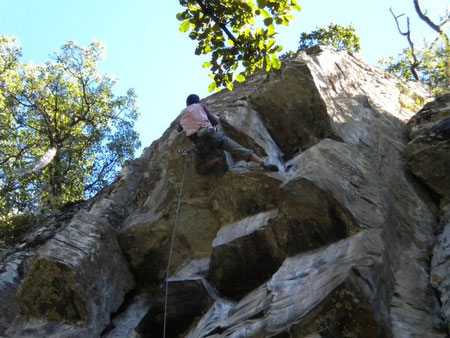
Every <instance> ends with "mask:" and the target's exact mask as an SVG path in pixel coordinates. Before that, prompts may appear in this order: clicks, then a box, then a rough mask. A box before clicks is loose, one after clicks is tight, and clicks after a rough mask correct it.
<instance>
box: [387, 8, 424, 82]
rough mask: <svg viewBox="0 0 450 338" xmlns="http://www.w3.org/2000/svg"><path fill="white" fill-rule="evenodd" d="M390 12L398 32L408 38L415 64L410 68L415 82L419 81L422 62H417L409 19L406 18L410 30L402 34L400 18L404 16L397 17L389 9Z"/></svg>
mask: <svg viewBox="0 0 450 338" xmlns="http://www.w3.org/2000/svg"><path fill="white" fill-rule="evenodd" d="M389 11H390V12H391V14H392V16H393V17H394V20H395V23H396V24H397V28H398V31H399V33H400V35H403V36H406V38H407V40H408V43H409V46H410V48H411V55H412V58H413V62H412V63H411V66H410V67H409V68H410V70H411V73H412V75H413V76H414V79H415V80H419V75H418V74H417V71H416V69H417V67H418V66H419V64H420V62H419V61H418V60H417V56H416V53H415V51H414V43H413V42H412V40H411V30H410V27H409V17H406V26H407V28H408V30H407V31H406V32H402V30H401V28H400V23H399V22H398V18H400V17H402V16H403V15H404V14H400V15H395V14H394V12H393V11H392V8H390V9H389Z"/></svg>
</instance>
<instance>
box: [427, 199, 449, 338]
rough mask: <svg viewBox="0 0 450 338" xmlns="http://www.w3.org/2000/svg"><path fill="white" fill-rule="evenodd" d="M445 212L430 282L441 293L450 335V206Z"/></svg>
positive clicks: (434, 254)
mask: <svg viewBox="0 0 450 338" xmlns="http://www.w3.org/2000/svg"><path fill="white" fill-rule="evenodd" d="M443 211H444V214H443V216H442V218H441V229H443V231H442V233H441V234H440V235H439V237H438V239H437V243H436V246H435V247H434V250H433V259H432V261H431V279H430V281H431V285H433V287H435V288H436V289H437V290H438V291H439V294H440V298H441V304H442V308H441V312H442V316H443V317H444V318H445V320H446V322H447V332H448V333H449V334H450V205H447V206H445V207H444V208H443Z"/></svg>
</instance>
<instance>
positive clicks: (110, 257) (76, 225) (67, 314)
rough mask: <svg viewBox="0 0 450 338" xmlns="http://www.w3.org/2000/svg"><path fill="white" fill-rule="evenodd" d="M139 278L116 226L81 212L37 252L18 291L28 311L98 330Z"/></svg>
mask: <svg viewBox="0 0 450 338" xmlns="http://www.w3.org/2000/svg"><path fill="white" fill-rule="evenodd" d="M133 283H134V281H133V277H132V275H131V274H130V271H129V269H128V265H127V264H126V261H125V260H124V257H123V254H122V251H121V250H120V247H119V245H118V242H117V240H116V237H115V230H114V229H113V228H112V227H111V226H110V225H109V224H108V223H107V222H106V221H104V220H102V219H100V218H98V217H96V216H95V215H93V214H92V213H87V212H85V211H80V212H79V213H78V214H77V215H76V216H75V217H74V218H73V219H72V221H71V223H70V224H69V226H68V227H67V228H65V229H64V230H63V231H61V232H59V233H58V234H57V235H56V236H55V237H54V238H53V239H51V240H50V241H48V242H47V243H46V244H44V245H43V246H42V247H41V248H39V250H38V251H37V253H36V255H35V257H34V259H33V263H32V265H31V267H30V269H29V271H28V273H27V276H26V278H25V281H24V283H23V284H22V286H21V288H20V290H19V293H18V300H19V306H20V309H21V314H22V315H24V316H28V317H36V318H44V319H48V320H51V321H64V322H67V323H71V324H74V325H78V326H80V327H88V328H89V329H90V330H91V331H92V332H93V334H94V335H95V334H99V333H100V332H101V331H102V330H103V328H104V327H105V326H106V325H107V324H108V323H109V316H110V314H111V313H112V312H114V311H116V310H117V309H118V308H119V306H120V304H121V303H122V302H123V299H124V296H125V294H126V293H127V292H128V291H129V290H131V288H132V287H133ZM16 325H17V323H16Z"/></svg>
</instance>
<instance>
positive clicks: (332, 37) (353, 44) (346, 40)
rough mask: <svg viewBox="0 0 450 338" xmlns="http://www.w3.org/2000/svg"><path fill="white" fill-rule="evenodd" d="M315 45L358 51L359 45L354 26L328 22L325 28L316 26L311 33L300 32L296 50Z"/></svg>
mask: <svg viewBox="0 0 450 338" xmlns="http://www.w3.org/2000/svg"><path fill="white" fill-rule="evenodd" d="M315 45H330V46H333V47H334V48H336V49H337V50H344V49H346V50H349V51H352V52H359V51H360V49H361V46H360V44H359V37H358V35H356V32H355V28H354V27H353V26H352V25H350V26H348V27H342V26H339V25H337V24H334V23H332V24H330V25H329V26H328V29H327V28H318V29H317V30H315V31H312V32H311V33H302V34H301V35H300V42H299V46H298V51H302V50H306V49H308V48H311V47H312V46H315Z"/></svg>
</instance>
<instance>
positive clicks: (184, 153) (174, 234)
mask: <svg viewBox="0 0 450 338" xmlns="http://www.w3.org/2000/svg"><path fill="white" fill-rule="evenodd" d="M178 152H179V153H180V155H182V156H185V159H184V168H183V178H182V180H181V187H180V192H179V194H178V202H177V209H176V211H175V222H174V225H173V230H172V240H171V242H170V249H169V259H168V261H167V269H166V295H165V298H164V326H163V338H166V332H167V326H166V325H167V304H168V299H169V276H170V265H171V263H172V252H173V247H174V243H175V237H176V232H177V226H178V214H179V212H180V208H181V202H182V200H183V189H184V181H185V178H186V166H187V160H188V156H187V155H189V153H190V152H191V150H179V151H178Z"/></svg>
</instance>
